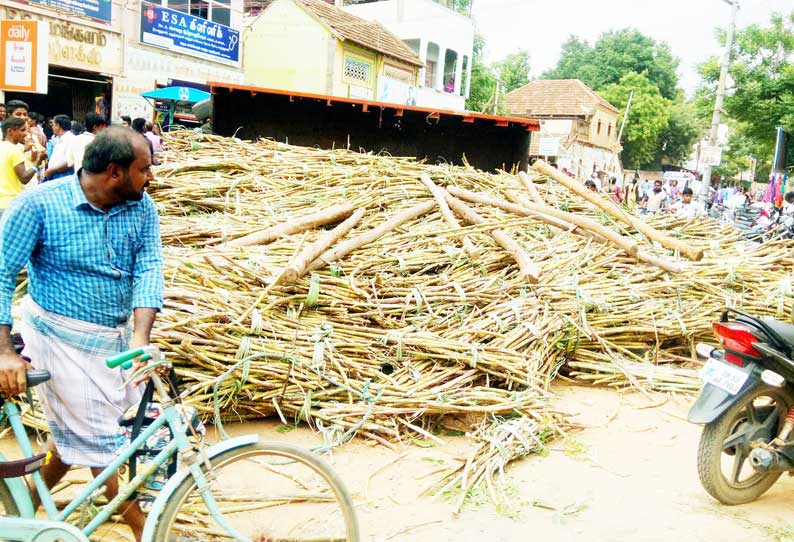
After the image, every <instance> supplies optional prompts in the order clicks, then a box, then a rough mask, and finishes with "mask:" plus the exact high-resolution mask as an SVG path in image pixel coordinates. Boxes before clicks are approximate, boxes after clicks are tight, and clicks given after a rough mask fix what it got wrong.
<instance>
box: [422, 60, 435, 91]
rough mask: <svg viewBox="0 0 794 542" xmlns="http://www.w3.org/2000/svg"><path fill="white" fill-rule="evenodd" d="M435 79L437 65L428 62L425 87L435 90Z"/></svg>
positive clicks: (430, 61)
mask: <svg viewBox="0 0 794 542" xmlns="http://www.w3.org/2000/svg"><path fill="white" fill-rule="evenodd" d="M435 79H436V63H435V62H433V61H432V60H428V61H427V64H426V65H425V86H426V87H430V88H433V87H434V86H435Z"/></svg>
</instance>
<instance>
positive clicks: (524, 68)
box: [496, 49, 529, 93]
mask: <svg viewBox="0 0 794 542" xmlns="http://www.w3.org/2000/svg"><path fill="white" fill-rule="evenodd" d="M496 73H498V74H499V79H500V80H501V81H502V90H503V91H504V92H505V93H507V92H510V91H513V90H515V89H517V88H520V87H523V86H524V85H526V84H527V83H529V52H528V51H525V50H523V49H521V50H520V51H516V52H515V53H511V54H509V55H507V57H505V59H504V60H502V61H501V62H499V63H497V64H496Z"/></svg>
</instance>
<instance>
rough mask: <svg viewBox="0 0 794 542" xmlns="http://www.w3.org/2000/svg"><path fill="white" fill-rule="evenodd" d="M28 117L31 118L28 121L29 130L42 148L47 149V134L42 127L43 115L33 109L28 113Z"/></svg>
mask: <svg viewBox="0 0 794 542" xmlns="http://www.w3.org/2000/svg"><path fill="white" fill-rule="evenodd" d="M28 117H29V118H30V121H29V122H28V131H29V132H30V133H31V135H32V136H33V138H34V139H35V140H36V141H37V142H38V144H39V145H40V146H41V148H42V149H46V147H47V136H46V135H45V134H44V130H42V129H41V121H42V116H41V115H39V114H38V113H34V112H32V111H31V112H30V113H28Z"/></svg>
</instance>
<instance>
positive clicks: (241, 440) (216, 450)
mask: <svg viewBox="0 0 794 542" xmlns="http://www.w3.org/2000/svg"><path fill="white" fill-rule="evenodd" d="M257 442H259V436H258V435H244V436H242V437H235V438H232V439H229V440H224V441H222V442H219V443H218V444H214V445H212V446H210V447H209V448H207V451H206V454H207V457H209V458H210V459H212V458H213V457H215V456H216V455H218V454H222V453H224V452H228V451H229V450H234V449H235V448H242V447H243V446H248V445H249V444H255V443H257ZM189 476H191V474H190V471H189V470H188V469H186V468H185V469H180V470H179V471H178V472H177V473H176V474H175V475H173V476H172V477H171V478H169V480H168V482H166V484H165V486H163V489H161V490H160V494H159V495H157V498H156V499H155V500H154V502H153V503H152V509H151V510H150V511H149V514H148V515H147V516H146V524H145V525H144V527H143V542H152V538H153V537H154V528H155V527H156V526H157V522H159V521H160V516H161V514H162V513H163V508H165V505H166V503H168V501H169V500H170V499H171V496H172V495H173V493H174V491H176V488H178V487H179V485H180V484H181V483H182V482H184V481H185V479H187V478H188V477H189Z"/></svg>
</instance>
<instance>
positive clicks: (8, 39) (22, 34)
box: [0, 21, 50, 94]
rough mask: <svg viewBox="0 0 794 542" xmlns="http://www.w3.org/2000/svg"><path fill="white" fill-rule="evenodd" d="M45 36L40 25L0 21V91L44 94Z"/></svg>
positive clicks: (44, 28) (45, 29)
mask: <svg viewBox="0 0 794 542" xmlns="http://www.w3.org/2000/svg"><path fill="white" fill-rule="evenodd" d="M49 36H50V27H49V25H48V24H47V23H44V22H41V21H0V59H2V71H0V90H16V91H19V92H36V93H39V94H46V93H47V67H48V62H47V47H48V43H47V42H48V39H49Z"/></svg>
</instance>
